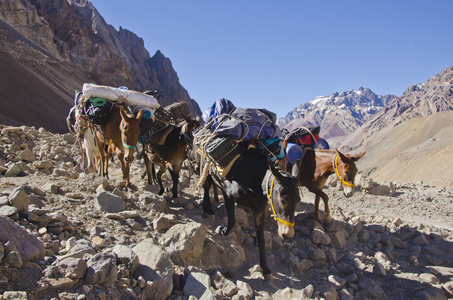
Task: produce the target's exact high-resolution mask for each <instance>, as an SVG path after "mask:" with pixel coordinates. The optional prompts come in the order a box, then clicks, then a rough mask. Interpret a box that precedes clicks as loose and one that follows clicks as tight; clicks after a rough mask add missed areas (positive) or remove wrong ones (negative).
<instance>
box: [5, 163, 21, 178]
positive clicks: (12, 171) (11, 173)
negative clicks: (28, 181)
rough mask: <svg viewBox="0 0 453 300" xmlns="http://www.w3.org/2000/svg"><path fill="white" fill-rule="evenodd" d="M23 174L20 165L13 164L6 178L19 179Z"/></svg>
mask: <svg viewBox="0 0 453 300" xmlns="http://www.w3.org/2000/svg"><path fill="white" fill-rule="evenodd" d="M21 172H22V168H21V167H20V165H19V164H11V165H10V166H9V167H8V169H7V170H6V172H5V177H17V176H19V175H20V173H21Z"/></svg>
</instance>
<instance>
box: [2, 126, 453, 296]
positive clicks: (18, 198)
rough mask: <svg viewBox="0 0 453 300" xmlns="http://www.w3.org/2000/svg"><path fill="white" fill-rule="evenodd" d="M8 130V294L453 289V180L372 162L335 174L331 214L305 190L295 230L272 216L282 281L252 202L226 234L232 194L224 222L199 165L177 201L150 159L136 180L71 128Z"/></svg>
mask: <svg viewBox="0 0 453 300" xmlns="http://www.w3.org/2000/svg"><path fill="white" fill-rule="evenodd" d="M0 130H1V135H0V173H1V174H2V175H1V176H0V228H1V230H0V295H2V294H3V298H4V299H165V298H169V299H189V298H190V299H195V298H198V299H211V298H215V299H452V298H453V278H452V276H453V247H452V242H453V233H452V232H453V205H452V204H453V203H452V202H453V188H452V187H445V188H435V187H431V186H426V185H423V184H422V183H398V182H394V183H392V184H390V183H385V184H384V183H375V182H373V181H372V180H371V179H370V178H367V177H366V176H363V175H361V174H359V175H358V177H357V178H356V183H357V186H356V193H355V195H354V196H352V197H351V198H346V197H344V196H343V195H342V192H341V190H340V189H339V188H338V187H337V186H336V180H335V178H334V177H331V178H330V181H329V184H328V186H326V188H325V191H326V192H327V194H328V195H329V197H330V199H331V204H330V205H331V211H332V216H333V221H332V222H331V223H330V224H325V223H322V222H318V221H316V220H314V219H313V218H312V213H313V210H314V206H313V202H314V201H313V200H314V196H313V195H312V194H310V193H309V192H308V191H307V190H305V189H303V188H301V193H302V202H301V203H300V204H299V205H298V207H297V212H296V214H297V216H296V225H295V231H296V235H295V237H294V238H293V239H290V240H281V239H280V238H279V237H278V236H277V235H276V224H275V221H274V220H273V219H272V218H271V217H270V216H269V217H268V219H267V224H266V229H267V231H266V242H267V243H266V244H267V245H266V248H267V253H266V255H267V259H268V262H269V265H270V268H271V270H272V271H273V276H274V280H273V281H272V282H268V281H265V280H264V279H263V276H262V274H261V273H260V270H259V265H258V261H259V258H258V253H257V247H256V246H255V243H254V234H255V233H254V226H253V220H252V218H251V215H250V213H249V212H248V210H247V209H243V208H241V207H238V209H237V210H236V215H237V225H236V227H235V229H234V230H233V232H232V233H231V234H230V235H228V236H226V237H222V236H219V235H218V234H217V233H216V228H217V227H218V226H221V225H225V224H226V212H225V209H224V205H223V202H222V201H220V202H219V203H215V209H216V218H215V220H208V219H204V218H202V217H201V213H202V210H201V207H200V203H201V197H200V194H199V193H198V191H197V190H196V189H195V188H194V187H195V186H196V184H197V182H198V176H197V175H195V174H193V172H192V171H191V169H190V167H188V168H187V169H186V170H183V171H182V174H181V179H180V182H181V183H180V198H177V199H171V198H170V195H169V194H168V195H167V194H165V195H164V196H157V195H156V194H155V193H156V192H157V187H156V186H149V185H147V184H146V181H145V180H144V179H142V178H141V177H140V173H141V172H142V170H143V164H142V162H141V161H139V160H136V161H135V162H134V163H133V166H132V171H131V173H132V182H133V183H134V184H135V190H133V191H127V190H126V189H125V188H124V182H123V181H122V180H121V172H120V168H119V165H118V163H117V162H116V161H115V162H114V163H113V164H111V167H110V180H104V179H103V178H101V177H100V176H98V175H96V174H86V173H85V172H84V171H83V170H82V168H81V158H80V151H79V149H78V148H77V147H74V146H73V142H74V138H73V137H72V136H71V135H56V134H51V133H48V132H45V130H43V129H39V130H37V129H34V128H31V127H15V128H10V127H5V126H0ZM167 184H168V180H167ZM323 209H324V206H323V205H321V210H323ZM269 214H270V213H269ZM194 297H195V298H194ZM0 298H1V297H0Z"/></svg>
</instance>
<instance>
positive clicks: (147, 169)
mask: <svg viewBox="0 0 453 300" xmlns="http://www.w3.org/2000/svg"><path fill="white" fill-rule="evenodd" d="M143 158H144V160H145V171H144V173H145V174H147V175H148V184H149V185H151V184H152V172H153V170H152V169H154V168H153V163H152V161H151V159H150V158H149V157H148V153H145V155H144V156H143ZM143 177H144V176H142V178H143Z"/></svg>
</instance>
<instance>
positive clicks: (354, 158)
mask: <svg viewBox="0 0 453 300" xmlns="http://www.w3.org/2000/svg"><path fill="white" fill-rule="evenodd" d="M365 153H366V151H365V152H363V153H360V154H357V155H354V156H353V157H351V159H352V160H353V161H358V160H359V159H360V158H362V156H364V155H365Z"/></svg>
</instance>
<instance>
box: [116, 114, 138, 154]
mask: <svg viewBox="0 0 453 300" xmlns="http://www.w3.org/2000/svg"><path fill="white" fill-rule="evenodd" d="M120 128H121V142H122V143H123V147H125V148H127V149H135V147H137V143H135V145H134V146H131V145H128V144H126V143H125V142H124V139H123V135H124V131H123V128H124V121H123V120H121V124H120Z"/></svg>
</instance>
